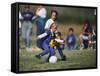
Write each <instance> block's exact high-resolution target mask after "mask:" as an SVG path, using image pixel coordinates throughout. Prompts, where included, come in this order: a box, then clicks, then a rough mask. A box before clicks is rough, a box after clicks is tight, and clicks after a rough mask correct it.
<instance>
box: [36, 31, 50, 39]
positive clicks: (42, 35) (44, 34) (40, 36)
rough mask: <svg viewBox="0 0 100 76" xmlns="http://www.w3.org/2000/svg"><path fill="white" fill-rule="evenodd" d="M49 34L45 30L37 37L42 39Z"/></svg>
mask: <svg viewBox="0 0 100 76" xmlns="http://www.w3.org/2000/svg"><path fill="white" fill-rule="evenodd" d="M47 35H48V34H47V33H46V32H45V33H43V34H41V35H38V36H37V39H42V38H44V37H46V36H47Z"/></svg>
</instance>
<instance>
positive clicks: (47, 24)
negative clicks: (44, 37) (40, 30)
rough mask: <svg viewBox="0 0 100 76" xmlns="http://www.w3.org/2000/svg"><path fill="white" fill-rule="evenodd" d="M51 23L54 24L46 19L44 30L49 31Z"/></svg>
mask: <svg viewBox="0 0 100 76" xmlns="http://www.w3.org/2000/svg"><path fill="white" fill-rule="evenodd" d="M52 23H54V21H53V20H52V19H48V20H47V22H46V24H45V30H49V29H50V26H51V24H52Z"/></svg>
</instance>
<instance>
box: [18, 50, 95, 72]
mask: <svg viewBox="0 0 100 76" xmlns="http://www.w3.org/2000/svg"><path fill="white" fill-rule="evenodd" d="M19 52H20V53H19V70H20V71H38V70H55V69H74V68H89V67H96V50H91V49H86V50H73V51H68V50H66V49H65V50H64V54H65V55H66V57H67V60H66V61H57V62H56V63H53V64H50V63H46V62H45V59H46V58H47V56H48V55H46V56H44V57H43V58H42V59H37V58H36V57H35V55H36V54H38V53H40V52H41V51H32V52H27V51H25V50H24V49H20V51H19ZM56 56H57V57H58V59H59V58H60V56H59V54H58V52H57V50H56Z"/></svg>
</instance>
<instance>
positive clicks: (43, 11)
mask: <svg viewBox="0 0 100 76" xmlns="http://www.w3.org/2000/svg"><path fill="white" fill-rule="evenodd" d="M37 14H38V16H40V17H42V18H46V14H47V11H46V9H45V8H41V9H40V11H39V12H38V13H37Z"/></svg>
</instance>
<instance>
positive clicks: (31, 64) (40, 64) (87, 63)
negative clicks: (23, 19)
mask: <svg viewBox="0 0 100 76" xmlns="http://www.w3.org/2000/svg"><path fill="white" fill-rule="evenodd" d="M69 27H73V28H74V29H75V34H76V36H77V40H76V45H77V44H78V36H79V34H80V33H81V29H80V28H82V26H81V25H74V24H73V25H72V24H71V26H70V25H66V26H64V25H60V26H59V28H58V30H59V31H61V32H62V35H63V37H64V38H65V36H66V33H67V30H68V28H69ZM35 28H36V27H35V26H34V25H33V30H32V33H33V35H32V47H33V51H32V52H27V51H26V50H25V49H22V48H20V50H19V70H20V71H38V70H55V69H74V68H89V67H91V68H92V67H96V49H95V50H93V49H84V50H73V51H70V50H67V49H65V50H63V52H64V54H65V55H66V57H67V60H66V61H57V62H56V63H54V64H50V63H45V60H46V58H47V56H48V55H46V56H44V57H43V58H42V59H37V58H36V57H35V55H37V54H39V53H40V52H42V50H39V51H38V50H36V49H34V48H35V47H36V38H35V31H36V29H35ZM60 28H62V29H60ZM77 29H78V30H77ZM22 46H23V40H22V39H21V38H20V47H22ZM56 56H57V58H58V59H59V58H60V56H59V54H58V51H57V50H56Z"/></svg>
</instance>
